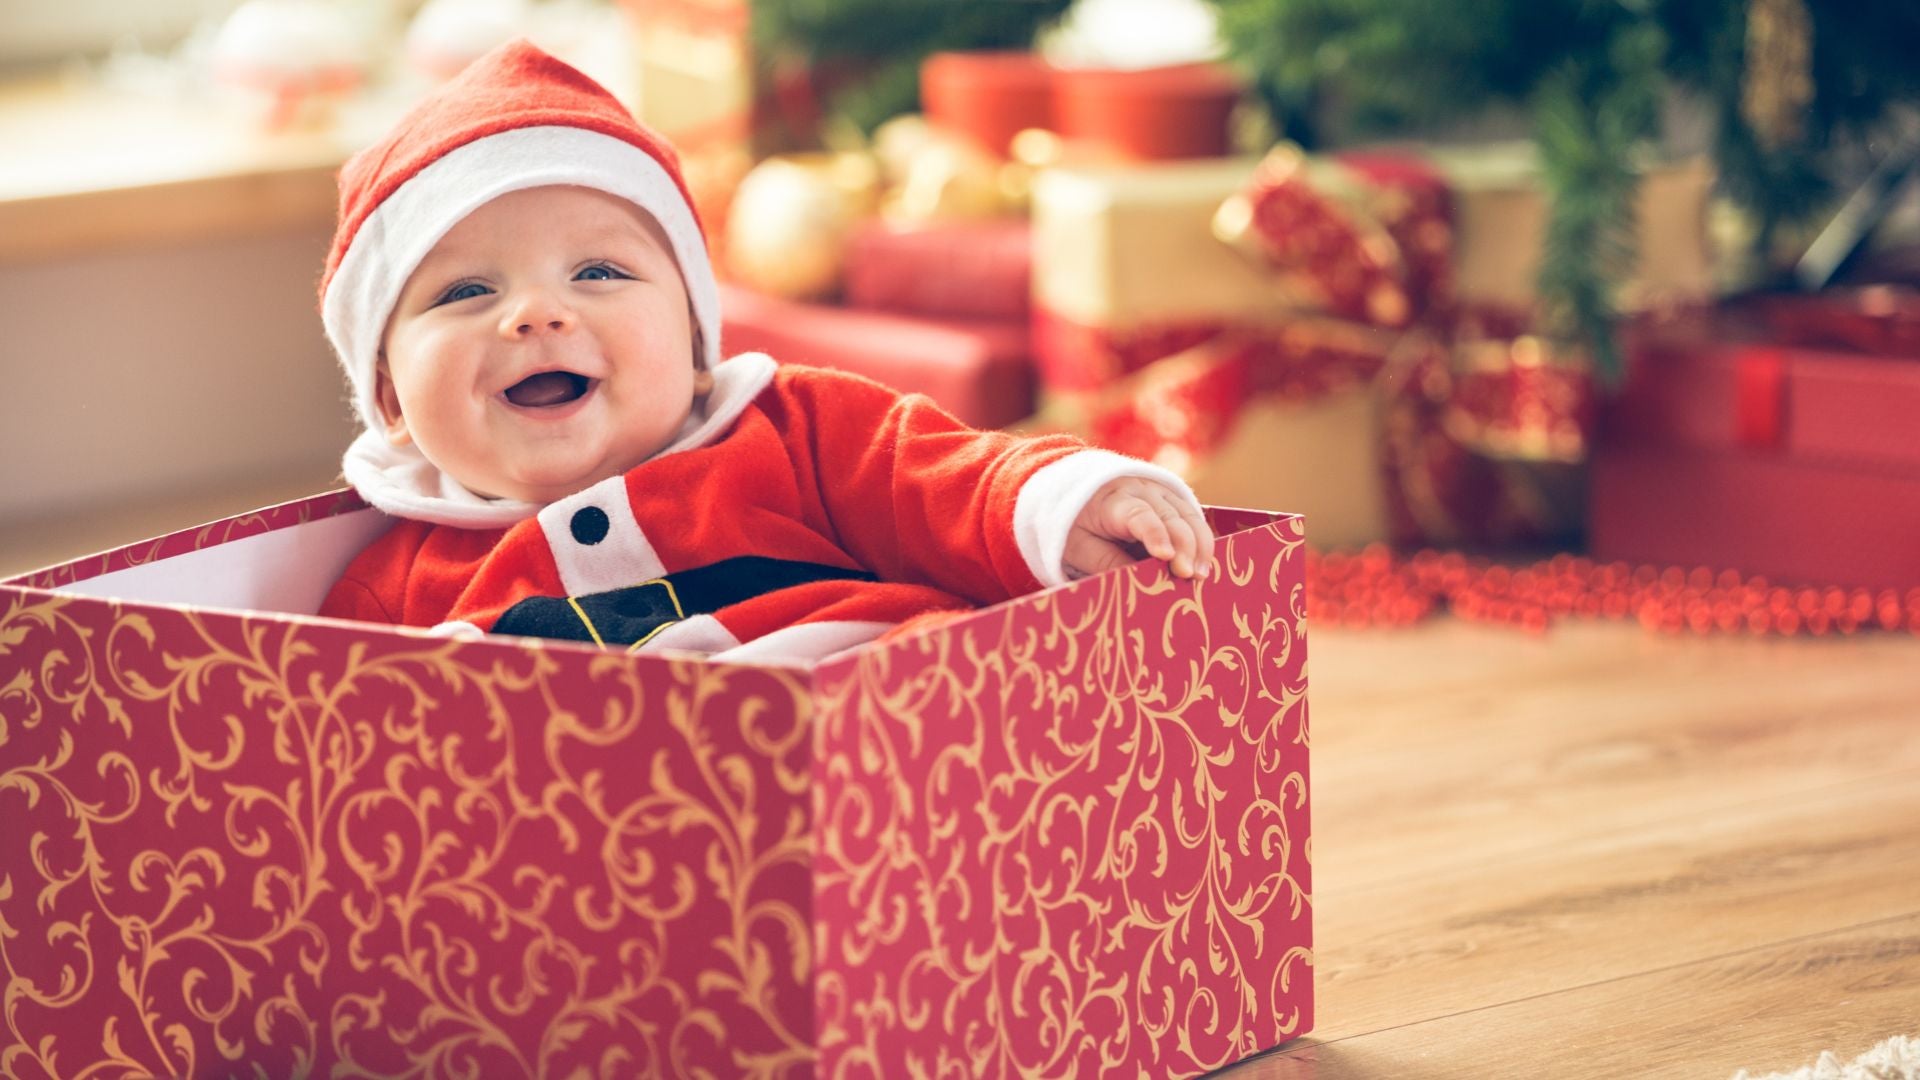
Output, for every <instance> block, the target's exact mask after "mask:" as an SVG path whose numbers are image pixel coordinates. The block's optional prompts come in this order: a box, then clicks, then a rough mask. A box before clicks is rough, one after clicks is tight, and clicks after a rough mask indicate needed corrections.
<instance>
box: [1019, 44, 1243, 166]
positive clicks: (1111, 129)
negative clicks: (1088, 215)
mask: <svg viewBox="0 0 1920 1080" xmlns="http://www.w3.org/2000/svg"><path fill="white" fill-rule="evenodd" d="M1241 89H1242V86H1241V82H1240V80H1239V79H1238V78H1237V77H1236V76H1235V75H1234V74H1233V72H1232V71H1231V70H1230V69H1228V68H1226V67H1224V66H1222V65H1220V64H1174V65H1169V66H1166V67H1154V68H1137V69H1122V68H1061V69H1059V70H1057V71H1055V72H1054V77H1053V114H1054V119H1055V122H1056V123H1057V124H1058V125H1059V132H1060V135H1061V137H1062V138H1065V139H1069V140H1073V141H1079V142H1087V143H1092V144H1094V145H1096V146H1099V147H1100V148H1101V149H1103V150H1105V151H1108V152H1110V153H1113V154H1115V155H1118V156H1119V157H1122V158H1126V159H1129V160H1133V161H1170V160H1174V159H1178V158H1213V157H1220V156H1222V155H1224V154H1226V153H1228V152H1229V150H1230V149H1231V148H1232V138H1231V130H1230V125H1229V122H1228V121H1229V120H1230V118H1231V116H1232V114H1233V108H1234V106H1235V105H1236V104H1237V103H1238V102H1239V100H1240V93H1241Z"/></svg>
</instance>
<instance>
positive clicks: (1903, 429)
mask: <svg viewBox="0 0 1920 1080" xmlns="http://www.w3.org/2000/svg"><path fill="white" fill-rule="evenodd" d="M1889 296H1890V294H1889V293H1887V292H1886V291H1884V290H1878V291H1870V292H1867V293H1848V292H1844V291H1835V292H1832V293H1829V294H1822V295H1819V296H1812V297H1791V296H1779V297H1755V298H1749V299H1746V300H1741V301H1737V302H1734V303H1731V304H1728V305H1723V306H1722V307H1720V308H1718V309H1713V310H1706V311H1702V312H1697V313H1694V314H1692V315H1690V316H1688V317H1686V318H1683V319H1678V320H1674V321H1671V322H1669V323H1667V324H1664V325H1661V326H1657V327H1650V328H1648V329H1647V330H1646V331H1645V332H1644V333H1641V334H1639V335H1637V337H1636V338H1635V340H1634V342H1633V345H1632V348H1631V350H1630V352H1629V361H1630V363H1629V370H1628V378H1627V381H1626V384H1625V385H1624V386H1623V388H1622V390H1621V392H1620V394H1619V396H1618V398H1617V400H1615V401H1613V402H1611V403H1610V404H1609V406H1608V409H1607V412H1606V414H1605V424H1604V427H1603V435H1604V438H1603V440H1602V442H1601V445H1600V446H1599V447H1598V448H1597V449H1596V451H1595V454H1594V462H1593V492H1592V504H1593V505H1592V537H1591V541H1592V546H1593V550H1594V553H1595V555H1596V556H1599V557H1602V558H1607V559H1626V560H1630V561H1636V562H1640V561H1645V562H1662V563H1674V564H1680V565H1689V566H1691V565H1707V566H1714V567H1724V568H1729V569H1735V570H1740V571H1742V572H1747V573H1760V574H1765V575H1767V576H1769V577H1772V578H1774V579H1776V580H1778V581H1782V582H1792V583H1808V584H1820V585H1847V586H1869V587H1894V588H1905V587H1909V586H1912V585H1915V584H1920V540H1916V537H1920V532H1916V531H1915V529H1916V526H1917V525H1920V440H1916V439H1915V438H1914V437H1913V423H1914V420H1913V418H1914V417H1915V416H1920V349H1913V348H1912V346H1913V345H1914V344H1915V342H1914V341H1912V340H1910V339H1908V338H1907V337H1905V336H1903V332H1902V328H1903V327H1904V326H1906V325H1910V324H1911V323H1912V322H1913V321H1914V319H1915V316H1916V315H1917V314H1920V298H1915V297H1913V296H1906V297H1904V298H1903V299H1889ZM1876 306H1878V307H1879V308H1880V310H1879V312H1878V314H1876V313H1875V312H1874V311H1873V308H1875V307H1876Z"/></svg>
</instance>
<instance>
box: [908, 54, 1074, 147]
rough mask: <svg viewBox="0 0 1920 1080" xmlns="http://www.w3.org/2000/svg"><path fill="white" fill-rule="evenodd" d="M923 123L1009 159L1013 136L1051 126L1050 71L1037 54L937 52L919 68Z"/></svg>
mask: <svg viewBox="0 0 1920 1080" xmlns="http://www.w3.org/2000/svg"><path fill="white" fill-rule="evenodd" d="M920 105H921V108H922V109H923V110H925V112H926V116H927V119H928V120H930V121H932V122H933V123H935V124H938V125H939V126H941V127H943V128H946V129H947V130H949V131H954V132H959V133H961V134H964V135H967V136H969V137H971V138H973V139H974V140H975V141H977V142H978V143H979V144H980V145H981V146H983V147H985V148H987V149H988V150H991V151H993V152H994V153H996V154H999V155H1000V156H1002V157H1006V156H1007V155H1008V147H1009V145H1010V144H1011V143H1012V142H1013V137H1014V136H1015V135H1018V134H1020V132H1022V131H1025V130H1026V129H1028V128H1046V129H1051V128H1052V127H1053V68H1052V66H1050V65H1049V64H1048V63H1047V62H1046V61H1045V60H1042V59H1041V58H1040V56H1039V54H1037V53H1033V52H1012V51H980V52H939V53H934V54H933V55H931V56H929V57H927V59H926V60H925V61H924V62H923V63H922V64H921V65H920Z"/></svg>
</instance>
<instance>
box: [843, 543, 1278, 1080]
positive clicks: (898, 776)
mask: <svg viewBox="0 0 1920 1080" xmlns="http://www.w3.org/2000/svg"><path fill="white" fill-rule="evenodd" d="M1303 546H1304V545H1303V539H1302V536H1301V533H1300V528H1299V521H1298V519H1286V520H1285V521H1283V522H1282V523H1281V524H1280V525H1278V526H1276V527H1274V528H1271V529H1267V530H1261V531H1259V532H1253V533H1245V534H1242V535H1241V536H1239V537H1236V538H1234V540H1233V541H1232V542H1231V543H1229V544H1228V545H1227V546H1226V547H1225V550H1224V552H1223V556H1224V557H1223V558H1221V560H1220V562H1219V567H1218V569H1217V570H1216V571H1215V574H1214V576H1213V579H1212V580H1211V581H1209V582H1206V583H1204V584H1202V585H1200V586H1199V587H1198V588H1195V587H1191V586H1188V585H1185V584H1183V583H1179V582H1177V581H1176V580H1175V579H1173V578H1172V577H1171V576H1170V575H1169V574H1167V573H1166V572H1165V571H1164V570H1140V571H1136V572H1133V573H1129V574H1111V575H1106V576H1103V577H1100V578H1097V579H1094V580H1092V581H1089V582H1086V583H1084V584H1083V585H1082V586H1081V587H1079V588H1076V589H1070V590H1061V591H1056V592H1053V593H1049V594H1046V595H1044V596H1041V597H1037V598H1033V599H1032V600H1030V601H1029V602H1027V603H1023V604H1019V605H1012V606H1009V607H1006V608H1003V609H1000V611H999V612H997V613H995V615H993V616H992V617H989V618H985V619H980V620H976V621H974V622H971V623H968V624H966V625H965V626H964V627H961V628H957V629H955V630H954V631H953V632H950V633H945V634H936V635H928V636H924V637H922V638H920V639H918V640H916V641H913V642H910V643H906V644H903V645H901V646H899V647H896V648H893V649H888V650H875V651H870V652H867V653H864V654H862V655H861V656H860V657H859V658H858V659H857V660H855V661H853V662H850V663H847V664H844V665H842V666H840V667H838V668H836V669H832V670H829V671H825V672H822V674H821V682H822V698H821V701H822V704H821V709H820V713H819V721H818V722H819V723H820V725H821V731H820V735H819V737H818V741H819V743H820V745H821V747H822V753H823V760H822V761H821V763H820V766H819V768H820V775H821V780H820V783H819V784H818V785H817V786H816V787H815V789H814V806H815V809H816V813H817V814H818V815H819V819H820V827H819V829H818V833H817V835H818V837H819V845H820V847H819V850H818V852H817V853H816V855H815V859H814V865H815V873H816V875H817V880H816V895H815V900H814V917H815V924H814V926H815V941H816V942H817V944H818V948H817V956H818V959H817V964H816V976H815V978H816V979H817V986H818V989H817V992H816V1001H817V1008H818V1009H819V1017H818V1020H817V1023H818V1025H819V1029H820V1032H821V1037H820V1051H821V1058H822V1070H821V1071H822V1073H823V1075H826V1076H831V1077H841V1076H879V1077H893V1076H936V1077H944V1076H1015V1075H1018V1076H1029V1077H1067V1076H1108V1075H1126V1076H1156V1077H1158V1076H1190V1075H1194V1074H1197V1073H1199V1072H1202V1071H1205V1070H1209V1069H1213V1068H1218V1067H1220V1066H1223V1065H1227V1064H1230V1063H1232V1062H1234V1061H1237V1060H1239V1059H1241V1058H1243V1057H1246V1056H1248V1055H1249V1054H1252V1053H1254V1052H1257V1051H1259V1050H1262V1049H1265V1048H1267V1047H1270V1046H1274V1045H1277V1044H1278V1043H1280V1042H1282V1041H1285V1040H1286V1039H1288V1038H1291V1037H1293V1036H1295V1035H1299V1034H1302V1033H1304V1032H1305V1031H1306V1029H1307V1028H1308V1027H1309V1026H1310V1025H1311V1012H1310V1010H1311V973H1310V971H1309V970H1308V969H1309V968H1310V966H1311V964H1312V953H1311V951H1310V934H1309V925H1310V908H1309V905H1310V902H1311V888H1312V887H1311V879H1310V873H1309V869H1310V868H1309V865H1308V859H1309V848H1308V842H1307V841H1308V833H1307V769H1306V760H1307V711H1306V664H1305V661H1306V637H1305V625H1306V624H1305V615H1304V604H1305V586H1304V583H1303V580H1302V576H1301V572H1302V560H1303Z"/></svg>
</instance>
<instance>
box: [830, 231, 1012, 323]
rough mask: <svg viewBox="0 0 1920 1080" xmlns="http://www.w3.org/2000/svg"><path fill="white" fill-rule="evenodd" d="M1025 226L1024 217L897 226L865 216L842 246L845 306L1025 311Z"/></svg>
mask: <svg viewBox="0 0 1920 1080" xmlns="http://www.w3.org/2000/svg"><path fill="white" fill-rule="evenodd" d="M1032 273H1033V230H1032V228H1031V227H1030V226H1029V225H1028V224H1027V222H1026V221H1025V220H1014V221H971V222H960V223H953V224H938V225H922V226H913V227H901V226H896V225H888V224H886V223H884V222H870V223H868V224H865V225H862V226H861V227H859V228H857V229H855V230H854V232H853V235H852V236H851V237H849V238H848V240H847V247H846V300H847V304H848V306H850V307H857V308H873V309H875V310H879V311H897V312H901V313H903V314H908V315H935V316H949V317H955V318H966V319H1009V320H1022V319H1025V318H1027V312H1028V309H1029V307H1030V306H1031V294H1032V280H1031V279H1032Z"/></svg>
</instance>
